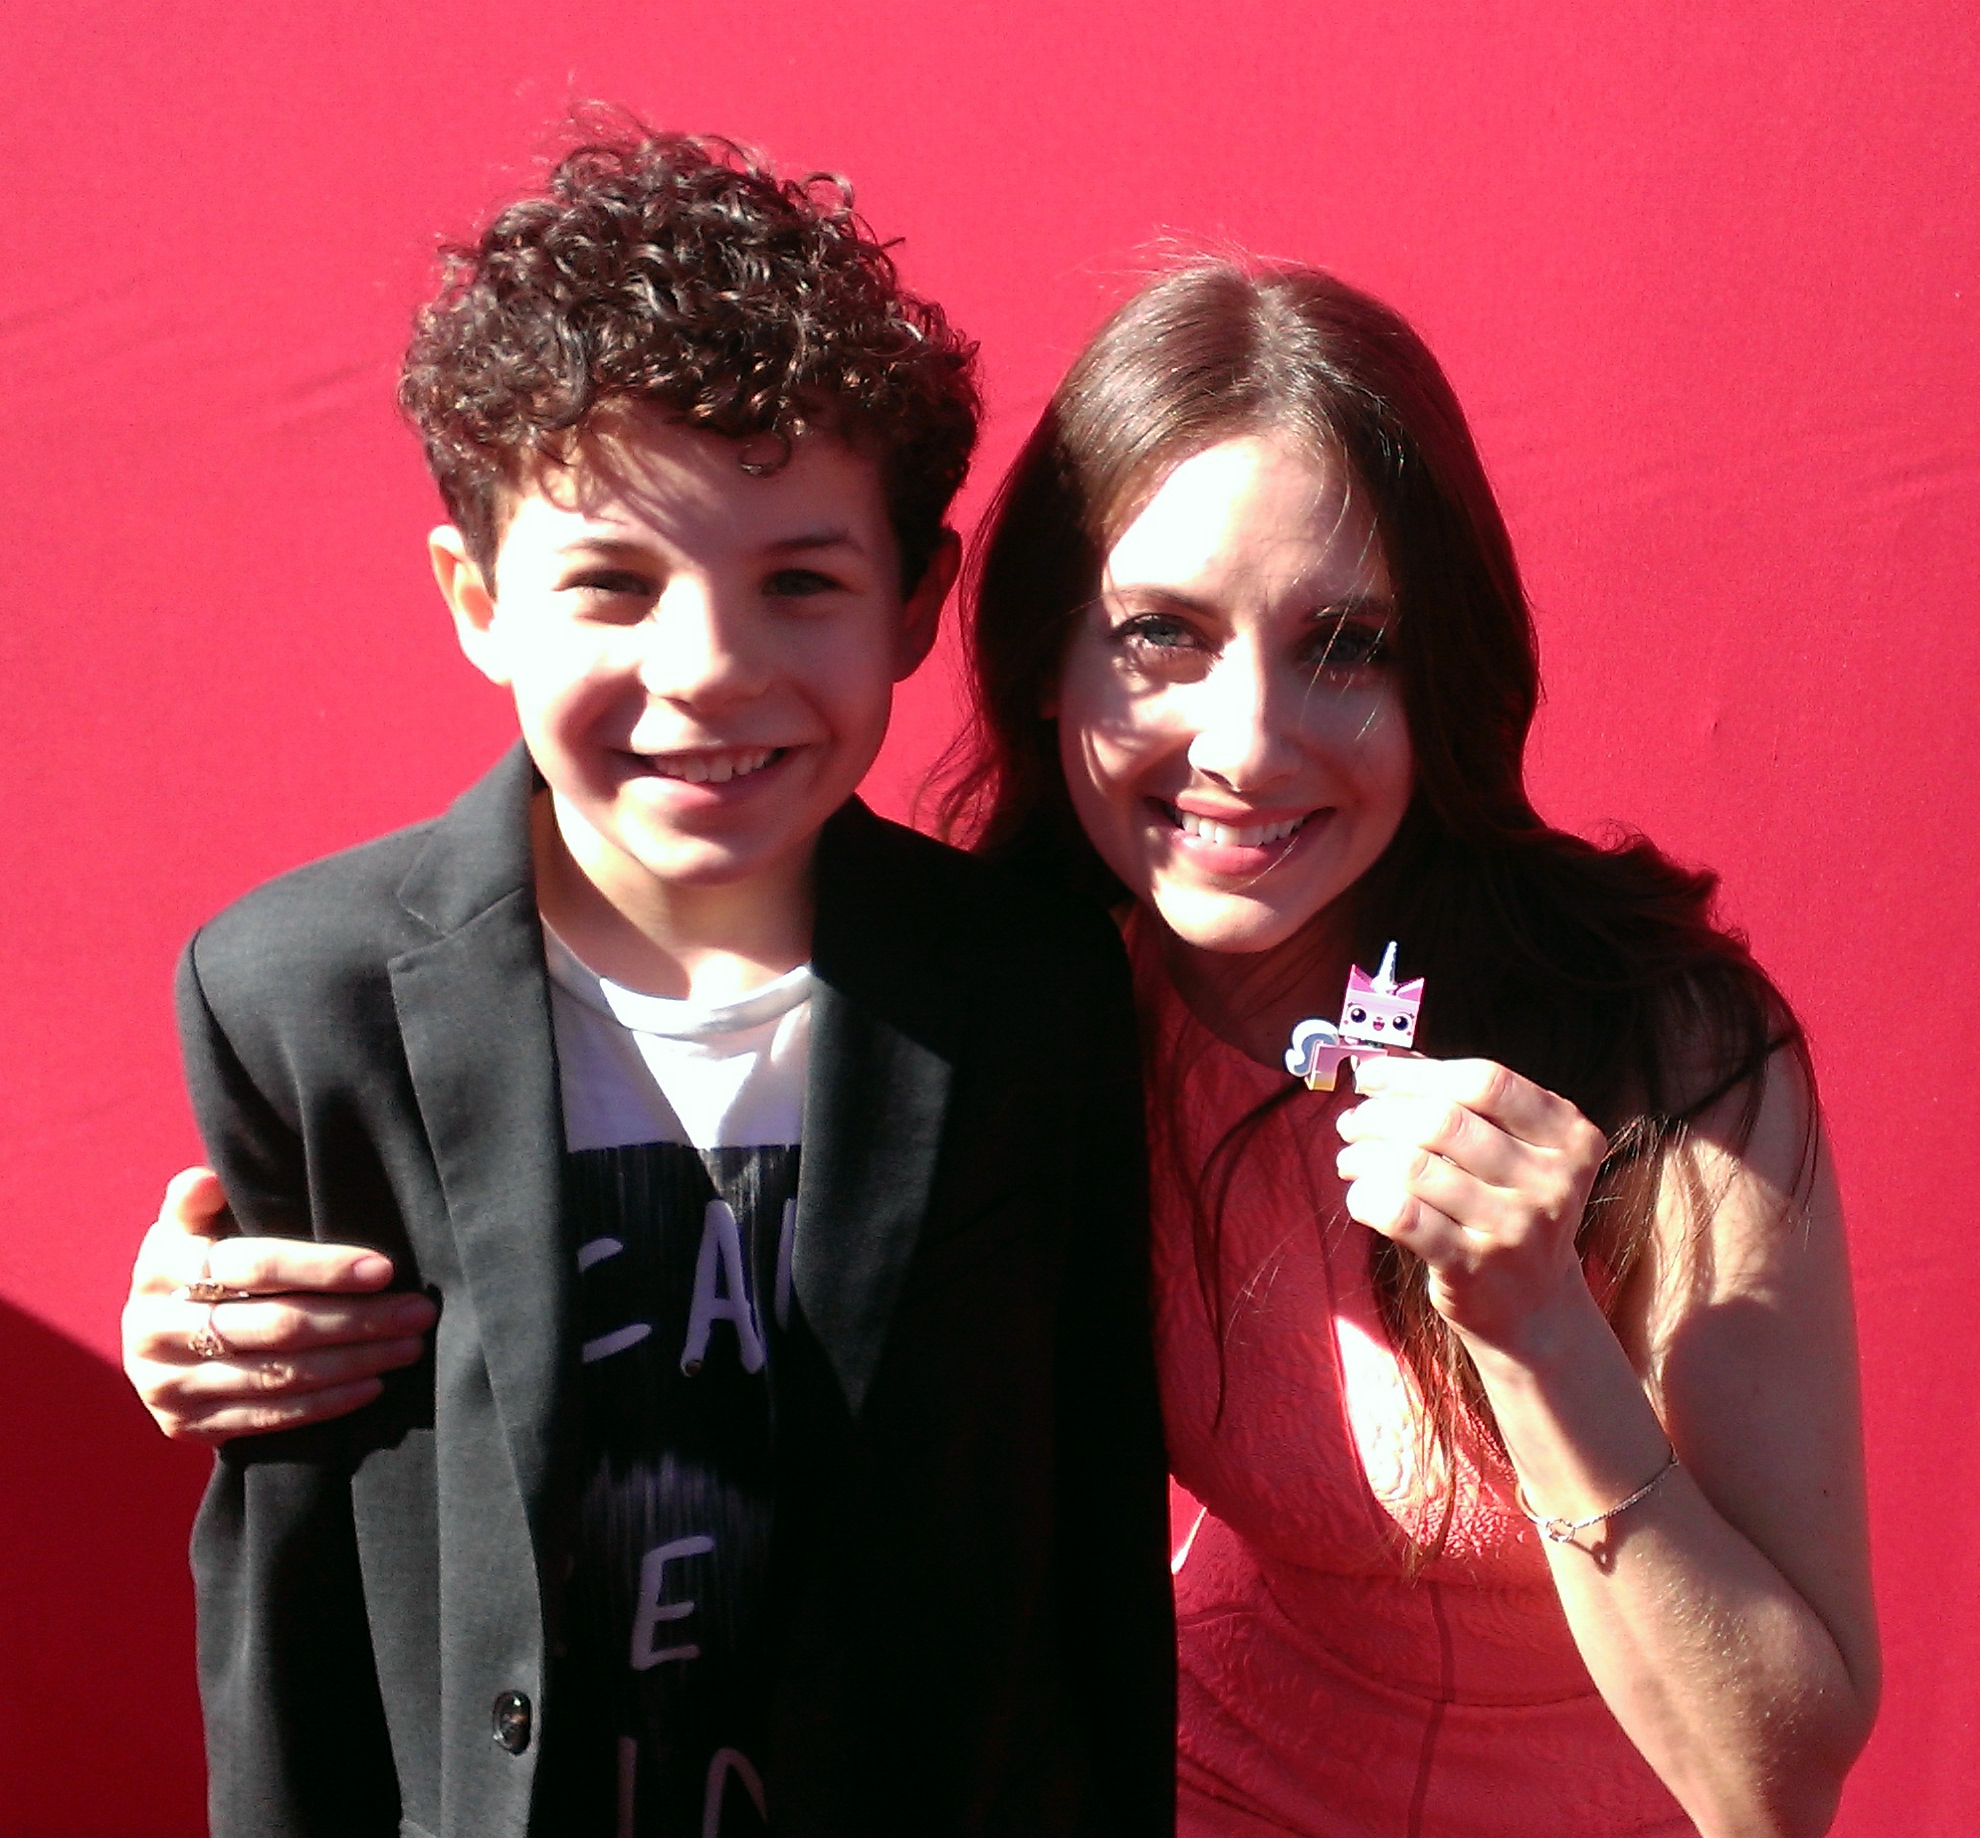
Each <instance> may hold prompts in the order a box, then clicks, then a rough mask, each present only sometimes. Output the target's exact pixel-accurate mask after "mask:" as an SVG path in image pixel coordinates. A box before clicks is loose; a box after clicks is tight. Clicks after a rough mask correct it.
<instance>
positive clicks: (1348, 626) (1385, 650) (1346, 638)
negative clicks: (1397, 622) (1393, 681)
mask: <svg viewBox="0 0 1980 1838" xmlns="http://www.w3.org/2000/svg"><path fill="white" fill-rule="evenodd" d="M1307 657H1308V660H1309V662H1310V665H1311V667H1312V669H1313V670H1314V671H1315V672H1316V673H1317V672H1320V671H1327V672H1332V673H1334V674H1338V675H1346V674H1350V673H1352V672H1354V671H1357V670H1368V669H1373V668H1374V667H1375V666H1376V665H1378V664H1385V663H1387V662H1388V661H1389V635H1388V633H1387V632H1386V631H1384V630H1383V628H1382V627H1381V626H1379V625H1363V624H1361V623H1360V622H1359V621H1356V620H1349V619H1327V620H1324V621H1322V623H1321V625H1320V628H1319V630H1318V631H1317V632H1315V634H1314V635H1313V638H1312V640H1311V642H1310V644H1309V646H1308V649H1307Z"/></svg>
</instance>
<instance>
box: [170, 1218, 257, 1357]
mask: <svg viewBox="0 0 1980 1838" xmlns="http://www.w3.org/2000/svg"><path fill="white" fill-rule="evenodd" d="M253 1295H254V1291H253V1290H251V1289H229V1288H228V1287H227V1285H226V1284H225V1283H222V1282H220V1281H218V1280H217V1279H216V1278H215V1277H214V1274H213V1247H212V1245H210V1244H209V1245H208V1246H207V1247H206V1255H205V1256H204V1257H202V1258H201V1259H200V1260H199V1275H197V1276H196V1277H194V1278H193V1280H192V1281H191V1282H190V1283H181V1284H180V1285H179V1287H178V1288H177V1289H175V1290H173V1291H172V1300H173V1301H175V1302H205V1303H207V1304H208V1305H209V1306H210V1305H211V1304H213V1303H215V1302H246V1301H249V1300H251V1299H252V1297H253ZM206 1357H207V1358H208V1359H213V1358H216V1357H217V1355H215V1354H212V1353H209V1354H207V1355H206Z"/></svg>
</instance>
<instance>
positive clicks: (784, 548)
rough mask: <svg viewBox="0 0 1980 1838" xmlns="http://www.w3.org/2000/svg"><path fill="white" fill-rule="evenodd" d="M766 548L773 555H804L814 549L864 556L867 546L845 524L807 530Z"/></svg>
mask: <svg viewBox="0 0 1980 1838" xmlns="http://www.w3.org/2000/svg"><path fill="white" fill-rule="evenodd" d="M765 547H766V548H767V549H768V551H769V552H770V553H771V554H772V555H804V554H807V553H809V552H810V551H812V550H814V549H855V550H857V551H859V553H861V554H862V555H863V554H865V552H866V545H865V544H864V543H863V542H861V541H860V540H859V538H858V537H857V536H855V535H854V534H853V533H852V531H851V530H850V529H848V528H847V527H846V526H845V525H843V524H834V525H833V526H831V527H830V528H828V529H819V530H805V531H802V532H801V533H800V534H798V535H796V536H780V537H779V538H778V539H777V540H776V541H775V542H773V543H767V544H766V545H765Z"/></svg>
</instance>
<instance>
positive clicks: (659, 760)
mask: <svg viewBox="0 0 1980 1838" xmlns="http://www.w3.org/2000/svg"><path fill="white" fill-rule="evenodd" d="M782 751H783V749H782V748H781V747H756V748H752V749H751V750H750V751H749V752H747V753H654V754H649V755H648V756H647V757H648V764H650V765H651V766H652V768H653V770H654V771H655V772H657V773H659V775H660V776H661V777H662V778H663V779H685V780H686V781H687V782H688V783H689V784H690V785H726V784H727V783H728V782H729V780H731V779H740V778H745V777H747V776H748V775H749V774H750V773H752V772H761V771H762V770H763V768H764V767H765V766H767V765H769V764H770V762H771V761H772V760H773V759H775V758H777V756H778V755H779V754H780V753H781V752H782Z"/></svg>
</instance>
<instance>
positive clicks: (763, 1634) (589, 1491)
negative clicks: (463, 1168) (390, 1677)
mask: <svg viewBox="0 0 1980 1838" xmlns="http://www.w3.org/2000/svg"><path fill="white" fill-rule="evenodd" d="M565 1167H566V1181H567V1185H568V1190H569V1191H568V1195H567V1205H568V1207H569V1216H570V1218H571V1219H572V1221H573V1223H574V1224H575V1226H576V1228H577V1232H578V1242H579V1250H578V1269H579V1276H578V1311H579V1323H580V1333H581V1336H582V1350H583V1360H584V1367H583V1385H582V1394H581V1395H582V1400H583V1450H584V1457H583V1464H584V1465H583V1467H582V1469H581V1474H582V1477H583V1478H582V1481H581V1488H582V1493H581V1502H580V1508H579V1523H578V1530H577V1557H576V1563H575V1568H574V1570H573V1574H572V1578H571V1589H570V1595H569V1604H568V1615H567V1638H566V1646H567V1649H568V1660H569V1669H570V1675H571V1679H572V1689H571V1691H570V1693H569V1694H568V1696H567V1699H566V1702H567V1710H566V1716H567V1717H568V1718H570V1719H571V1720H570V1721H568V1722H567V1723H566V1725H565V1728H566V1731H567V1732H569V1733H570V1735H571V1739H572V1742H573V1746H575V1747H581V1748H582V1749H584V1750H586V1751H588V1752H589V1753H588V1760H587V1762H586V1765H584V1766H583V1767H582V1768H581V1769H580V1774H581V1775H582V1776H583V1777H584V1778H585V1779H586V1781H587V1784H588V1786H589V1787H590V1789H591V1791H589V1792H587V1793H586V1794H585V1795H584V1799H585V1806H584V1816H583V1820H582V1824H581V1825H580V1826H579V1827H578V1829H579V1830H580V1831H582V1832H583V1833H585V1834H590V1833H593V1832H596V1833H600V1834H609V1835H610V1838H757V1835H758V1834H762V1833H765V1832H767V1831H768V1830H769V1829H770V1828H769V1823H768V1819H767V1817H766V1813H765V1809H764V1805H763V1784H762V1778H761V1772H760V1769H759V1767H758V1758H760V1757H761V1755H762V1754H763V1737H764V1730H765V1724H766V1720H767V1716H768V1711H769V1702H770V1691H771V1681H772V1673H773V1669H774V1666H775V1663H776V1657H777V1654H776V1647H777V1637H776V1636H777V1630H776V1629H775V1628H774V1626H772V1625H771V1621H772V1611H771V1602H770V1594H771V1591H770V1535H771V1519H772V1509H773V1505H774V1501H775V1496H776V1470H777V1413H776V1387H775V1373H776V1364H777V1348H778V1342H779V1338H780V1335H781V1331H782V1328H783V1326H784V1324H785V1323H786V1322H787V1321H788V1319H789V1314H790V1246H791V1229H792V1222H793V1220H794V1218H795V1215H796V1210H797V1177H798V1150H797V1149H796V1148H795V1147H756V1148H716V1149H706V1150H696V1149H694V1148H691V1147H689V1146H687V1145H686V1144H681V1143H639V1144H634V1145H630V1146H626V1147H620V1148H610V1149H585V1150H580V1151H578V1152H575V1153H573V1154H571V1155H569V1156H567V1157H566V1163H565ZM578 1719H586V1720H588V1721H586V1722H584V1723H580V1722H579V1721H578ZM608 1742H609V1748H610V1753H609V1754H607V1753H606V1752H605V1750H606V1747H607V1744H608Z"/></svg>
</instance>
